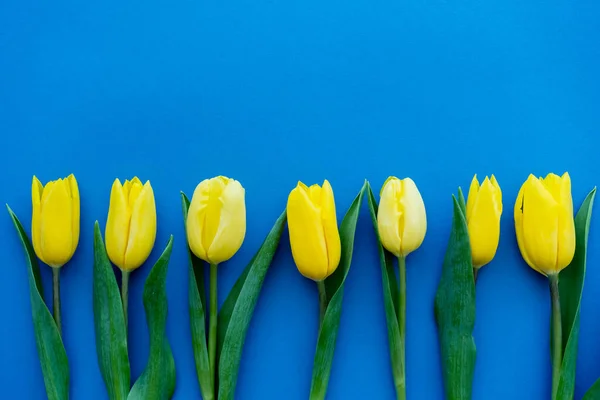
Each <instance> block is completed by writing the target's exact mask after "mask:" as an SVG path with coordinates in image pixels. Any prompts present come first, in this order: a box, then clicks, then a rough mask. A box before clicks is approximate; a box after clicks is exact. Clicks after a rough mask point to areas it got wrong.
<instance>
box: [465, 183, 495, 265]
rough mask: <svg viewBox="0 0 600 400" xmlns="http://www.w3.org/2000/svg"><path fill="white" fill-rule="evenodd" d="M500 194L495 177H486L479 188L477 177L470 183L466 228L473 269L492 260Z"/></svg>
mask: <svg viewBox="0 0 600 400" xmlns="http://www.w3.org/2000/svg"><path fill="white" fill-rule="evenodd" d="M501 215H502V191H501V190H500V186H499V185H498V182H497V181H496V178H495V177H494V175H492V178H491V179H490V178H488V177H487V176H486V177H485V179H484V180H483V183H482V184H481V187H479V181H478V180H477V175H475V176H474V177H473V180H472V181H471V188H470V189H469V197H468V199H467V226H468V228H469V238H470V241H471V256H472V258H473V267H475V268H481V267H482V266H484V265H485V264H487V263H489V262H490V261H492V259H493V258H494V255H496V250H497V249H498V241H499V240H500V216H501Z"/></svg>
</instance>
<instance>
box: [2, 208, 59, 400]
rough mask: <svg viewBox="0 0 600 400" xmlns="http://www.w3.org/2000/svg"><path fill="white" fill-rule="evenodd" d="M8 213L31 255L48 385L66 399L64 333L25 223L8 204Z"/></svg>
mask: <svg viewBox="0 0 600 400" xmlns="http://www.w3.org/2000/svg"><path fill="white" fill-rule="evenodd" d="M6 208H7V209H8V214H9V215H10V218H11V219H12V221H13V223H14V225H15V228H16V229H17V233H18V234H19V239H21V243H22V244H23V248H24V249H25V253H26V255H27V276H28V281H29V298H30V299H31V313H32V316H33V328H34V331H35V342H36V345H37V350H38V355H39V357H40V364H41V366H42V375H43V376H44V385H45V386H46V394H47V395H48V399H49V400H66V399H68V398H69V362H68V360H67V352H66V351H65V346H64V345H63V342H62V339H61V337H60V333H59V332H58V328H57V327H56V323H55V322H54V319H53V318H52V314H50V311H49V310H48V307H46V304H45V303H44V298H43V289H42V280H41V277H40V270H39V266H38V262H37V258H36V255H35V251H34V250H33V246H32V245H31V242H30V241H29V237H28V236H27V233H26V232H25V229H24V228H23V225H21V222H20V221H19V219H18V218H17V216H16V215H15V213H13V211H12V210H11V209H10V207H9V206H8V205H7V206H6Z"/></svg>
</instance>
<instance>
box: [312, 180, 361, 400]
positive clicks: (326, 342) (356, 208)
mask: <svg viewBox="0 0 600 400" xmlns="http://www.w3.org/2000/svg"><path fill="white" fill-rule="evenodd" d="M366 188H367V182H365V184H364V185H363V187H362V189H361V190H360V192H359V193H358V195H357V196H356V198H355V199H354V201H353V202H352V205H351V206H350V208H349V209H348V211H347V212H346V215H345V216H344V219H343V220H342V224H341V225H340V239H341V242H342V257H341V259H340V264H339V266H338V268H337V269H336V270H335V272H334V273H333V274H332V275H331V276H330V277H329V278H327V279H326V280H325V287H326V293H327V294H328V298H329V299H330V300H329V304H328V305H327V310H326V311H325V316H324V317H323V323H322V325H321V329H320V330H319V338H318V341H317V350H316V353H315V359H314V363H313V376H312V382H311V388H310V399H311V400H317V399H324V398H325V395H326V393H327V385H328V383H329V375H330V374H331V365H332V363H333V355H334V350H335V342H336V339H337V333H338V328H339V326H340V318H341V314H342V300H343V297H344V282H345V281H346V277H347V276H348V271H349V270H350V264H351V263H352V251H353V249H354V233H355V231H356V223H357V222H358V215H359V213H360V205H361V203H362V198H363V195H364V192H365V191H366ZM330 293H331V296H329V294H330Z"/></svg>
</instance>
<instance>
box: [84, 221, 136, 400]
mask: <svg viewBox="0 0 600 400" xmlns="http://www.w3.org/2000/svg"><path fill="white" fill-rule="evenodd" d="M93 292H94V293H93V297H94V328H95V332H96V353H97V356H98V364H99V365H100V372H101V373H102V378H103V379H104V384H105V386H106V390H107V392H108V397H109V399H110V400H125V399H126V398H127V395H128V393H129V388H130V386H129V385H130V370H129V356H128V354H127V329H126V328H125V316H124V315H123V303H122V301H121V295H120V293H119V286H118V285H117V279H116V278H115V274H114V272H113V268H112V265H111V263H110V261H109V259H108V255H107V254H106V248H105V247H104V242H103V241H102V234H101V233H100V225H98V221H96V224H95V225H94V290H93Z"/></svg>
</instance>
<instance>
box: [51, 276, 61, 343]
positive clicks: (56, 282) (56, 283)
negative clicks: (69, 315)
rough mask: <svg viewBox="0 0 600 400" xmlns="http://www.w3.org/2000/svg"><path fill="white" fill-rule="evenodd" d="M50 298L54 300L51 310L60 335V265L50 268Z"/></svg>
mask: <svg viewBox="0 0 600 400" xmlns="http://www.w3.org/2000/svg"><path fill="white" fill-rule="evenodd" d="M52 298H53V300H54V303H53V305H54V306H53V308H52V312H53V313H54V321H55V322H56V327H57V328H58V333H59V334H60V335H61V336H62V322H61V317H60V267H59V268H52Z"/></svg>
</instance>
